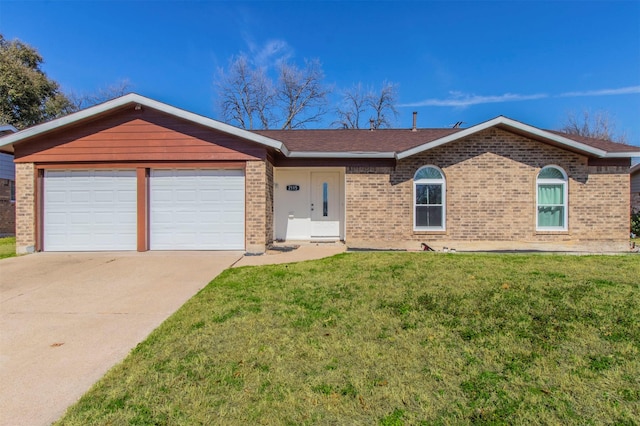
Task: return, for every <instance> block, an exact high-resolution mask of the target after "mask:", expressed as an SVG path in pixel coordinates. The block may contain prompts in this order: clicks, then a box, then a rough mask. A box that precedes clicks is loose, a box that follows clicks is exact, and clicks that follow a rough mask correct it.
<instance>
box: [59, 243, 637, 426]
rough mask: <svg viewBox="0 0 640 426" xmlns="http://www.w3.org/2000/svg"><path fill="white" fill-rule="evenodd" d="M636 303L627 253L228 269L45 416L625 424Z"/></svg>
mask: <svg viewBox="0 0 640 426" xmlns="http://www.w3.org/2000/svg"><path fill="white" fill-rule="evenodd" d="M176 284H177V285H178V284H179V283H176ZM639 300H640V258H639V257H638V256H635V255H627V256H556V255H466V254H431V253H346V254H343V255H338V256H335V257H333V258H329V259H323V260H319V261H311V262H302V263H297V264H289V265H274V266H264V267H245V268H238V269H232V270H228V271H226V272H224V273H223V274H222V275H220V276H219V277H218V278H216V279H215V280H214V281H213V282H212V283H211V284H210V285H209V286H207V287H206V288H205V289H203V290H202V291H201V292H200V293H199V294H198V295H197V296H195V297H194V298H192V299H191V300H190V301H189V302H187V303H186V304H185V305H184V306H183V307H182V308H181V309H180V310H179V311H178V312H177V313H176V314H174V315H173V316H172V317H171V318H169V319H168V320H167V321H165V322H164V323H163V324H162V325H161V326H160V327H159V328H158V329H156V330H155V331H154V332H153V333H152V334H151V335H150V336H149V337H148V338H147V339H146V340H145V341H144V342H142V343H141V344H139V345H138V346H137V347H136V348H135V349H134V350H133V351H132V353H131V354H130V355H129V357H128V358H127V359H126V360H125V361H124V362H123V363H121V364H120V365H118V366H116V367H114V368H113V369H112V370H111V371H110V372H109V373H107V375H106V376H105V377H104V378H103V379H102V380H100V381H99V382H98V383H97V384H96V385H95V386H94V387H93V388H92V389H91V390H90V391H89V392H88V393H87V394H86V395H85V396H83V397H82V398H81V400H80V401H79V402H78V403H77V404H76V405H74V406H73V407H71V408H70V409H69V410H68V412H67V413H66V415H65V416H64V417H63V418H62V419H61V420H60V422H59V424H61V425H90V424H100V425H105V424H113V425H120V424H131V425H151V424H169V425H182V424H184V425H191V424H230V425H233V424H238V425H240V424H282V425H294V424H295V425H314V424H379V425H405V424H406V425H409V424H411V425H414V424H425V425H438V424H441V425H454V424H455V425H457V424H492V425H494V424H495V425H498V424H569V425H570V424H576V425H577V424H580V425H583V424H619V425H634V424H639V423H640V307H639V303H638V301H639Z"/></svg>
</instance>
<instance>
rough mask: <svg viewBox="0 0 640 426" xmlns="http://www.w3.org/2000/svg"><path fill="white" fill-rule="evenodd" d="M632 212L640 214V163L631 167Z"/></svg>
mask: <svg viewBox="0 0 640 426" xmlns="http://www.w3.org/2000/svg"><path fill="white" fill-rule="evenodd" d="M629 174H630V175H631V211H632V212H634V211H635V212H640V163H638V164H636V165H635V166H633V167H631V170H630V172H629Z"/></svg>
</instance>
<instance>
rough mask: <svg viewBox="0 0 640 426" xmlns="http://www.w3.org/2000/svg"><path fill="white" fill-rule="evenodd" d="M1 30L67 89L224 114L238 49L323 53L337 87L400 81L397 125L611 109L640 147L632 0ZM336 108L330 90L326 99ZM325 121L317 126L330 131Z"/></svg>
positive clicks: (221, 9)
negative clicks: (220, 81) (117, 90)
mask: <svg viewBox="0 0 640 426" xmlns="http://www.w3.org/2000/svg"><path fill="white" fill-rule="evenodd" d="M0 32H1V33H2V34H4V36H5V37H6V38H8V39H14V38H18V39H20V40H22V41H24V42H26V43H28V44H30V45H32V46H34V47H35V48H37V49H38V50H39V52H40V53H41V55H42V56H43V57H44V59H45V64H44V66H43V68H44V70H45V72H46V73H47V74H48V75H49V76H50V77H51V78H53V79H54V80H56V81H58V82H59V83H60V84H61V86H62V88H63V89H64V90H65V91H75V92H77V93H83V92H92V91H96V90H98V89H100V88H103V87H106V86H108V85H110V84H113V83H115V82H117V81H119V80H122V79H128V80H129V82H130V85H131V89H132V90H133V91H135V92H137V93H140V94H142V95H144V96H148V97H151V98H154V99H157V100H159V101H162V102H166V103H169V104H171V105H174V106H177V107H180V108H183V109H186V110H189V111H192V112H196V113H198V114H202V115H206V116H209V117H213V118H218V116H217V112H216V109H215V90H214V85H213V80H214V77H215V75H216V72H217V69H218V68H219V67H223V66H225V65H226V64H227V62H228V59H229V58H230V57H231V56H232V55H236V54H239V53H241V52H243V53H246V54H248V55H249V56H251V57H253V58H256V60H258V61H260V62H261V63H263V64H265V65H267V66H269V65H273V64H275V63H276V61H277V60H280V59H282V58H287V59H288V60H290V61H292V62H295V63H299V64H301V63H302V62H303V60H304V58H318V59H319V60H320V61H321V62H322V64H323V68H324V71H325V74H326V82H327V83H328V84H331V85H333V86H334V88H335V90H336V92H338V91H339V90H340V89H343V88H347V87H350V86H352V85H354V84H356V83H358V82H361V83H362V84H364V85H365V86H368V85H371V86H374V87H379V86H380V85H381V84H382V82H383V81H385V80H387V81H391V82H395V83H397V84H398V89H399V104H400V108H399V111H400V116H399V117H398V120H397V122H396V125H397V126H396V127H410V126H411V120H412V114H411V113H412V111H418V113H419V115H418V125H419V127H448V126H450V125H452V124H454V123H456V122H457V121H463V122H465V126H470V125H473V124H477V123H479V122H482V121H485V120H488V119H491V118H493V117H495V116H497V115H505V116H507V117H510V118H514V119H516V120H520V121H523V122H526V123H528V124H532V125H534V126H538V127H541V128H548V129H555V128H558V127H560V126H561V125H562V123H563V121H564V119H565V117H566V116H567V113H569V112H575V113H578V114H581V112H582V111H583V110H591V111H593V112H595V111H598V110H605V111H608V112H609V113H610V114H611V116H612V117H613V118H614V119H615V122H616V123H617V127H616V128H617V130H618V131H620V132H625V133H626V135H627V138H628V140H629V142H630V143H632V144H634V145H640V1H637V0H636V1H626V2H618V1H535V2H527V1H510V2H500V1H474V2H462V1H448V2H430V1H420V2H402V1H396V2H377V1H376V2H373V1H370V2H365V1H360V2H337V1H336V2H267V1H261V2H236V1H233V2H232V1H229V2H213V1H186V2H179V1H161V2H153V1H137V2H136V1H129V2H123V1H111V2H102V1H82V2H74V1H7V0H2V1H0ZM333 101H334V102H337V95H336V96H335V97H334V98H333ZM332 120H333V117H327V121H326V122H325V123H321V124H320V125H319V127H328V126H329V125H330V123H331V121H332Z"/></svg>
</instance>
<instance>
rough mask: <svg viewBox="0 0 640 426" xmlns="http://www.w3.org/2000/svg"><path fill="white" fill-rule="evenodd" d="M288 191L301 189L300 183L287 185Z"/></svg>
mask: <svg viewBox="0 0 640 426" xmlns="http://www.w3.org/2000/svg"><path fill="white" fill-rule="evenodd" d="M287 191H300V185H287Z"/></svg>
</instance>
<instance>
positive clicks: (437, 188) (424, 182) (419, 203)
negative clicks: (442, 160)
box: [413, 166, 446, 231]
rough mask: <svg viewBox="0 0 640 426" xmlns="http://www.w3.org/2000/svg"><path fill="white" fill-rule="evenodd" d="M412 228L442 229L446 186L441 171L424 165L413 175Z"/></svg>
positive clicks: (444, 215)
mask: <svg viewBox="0 0 640 426" xmlns="http://www.w3.org/2000/svg"><path fill="white" fill-rule="evenodd" d="M413 194H414V197H413V200H414V203H413V205H414V211H413V229H414V230H416V231H444V229H445V223H446V221H445V217H446V208H445V206H446V202H445V199H446V187H445V179H444V174H443V173H442V171H441V170H440V169H439V168H437V167H435V166H424V167H421V168H419V169H418V171H417V172H416V174H415V175H414V176H413Z"/></svg>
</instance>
